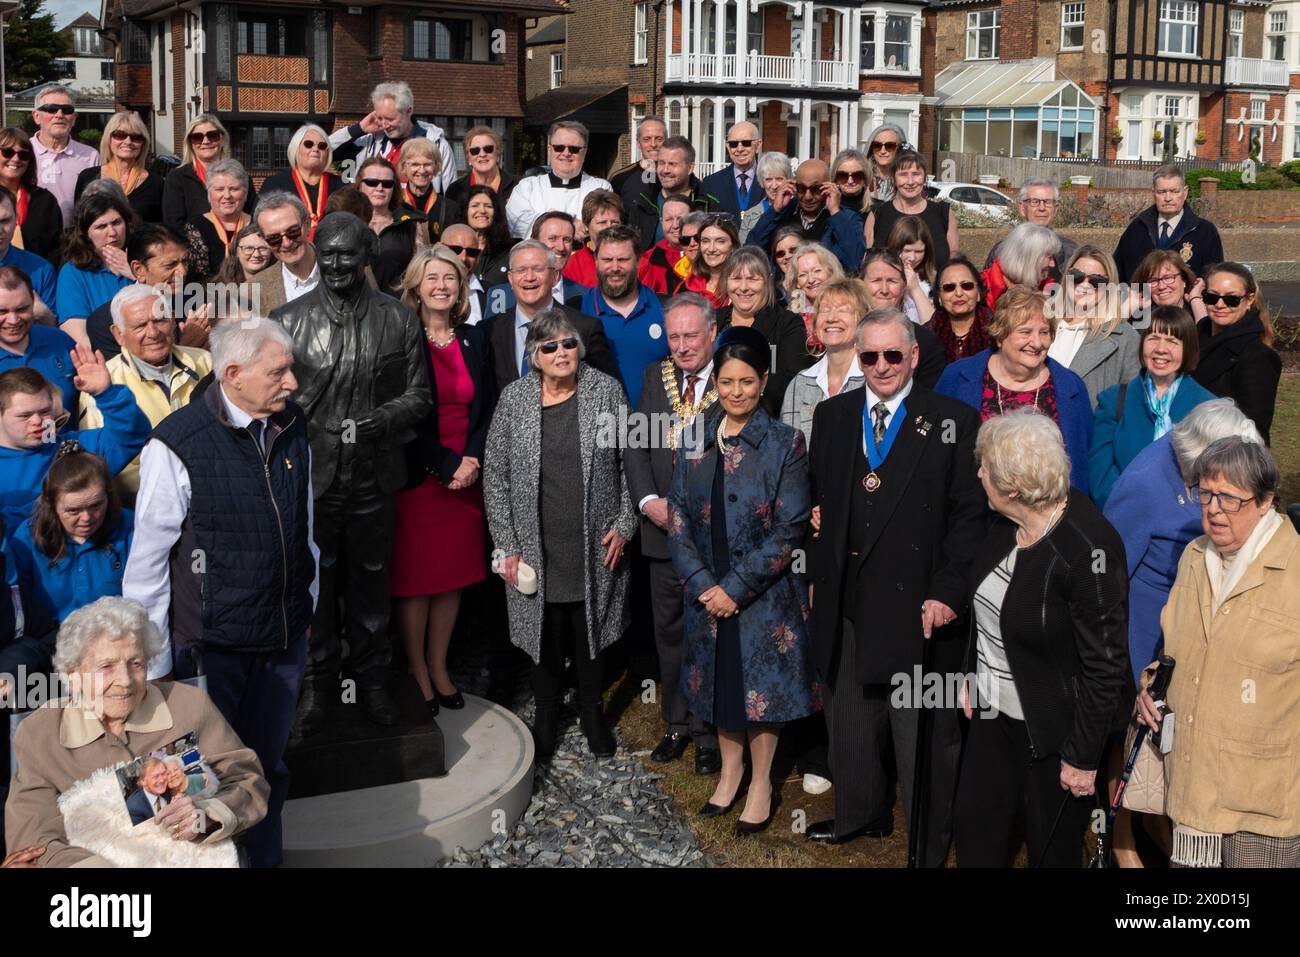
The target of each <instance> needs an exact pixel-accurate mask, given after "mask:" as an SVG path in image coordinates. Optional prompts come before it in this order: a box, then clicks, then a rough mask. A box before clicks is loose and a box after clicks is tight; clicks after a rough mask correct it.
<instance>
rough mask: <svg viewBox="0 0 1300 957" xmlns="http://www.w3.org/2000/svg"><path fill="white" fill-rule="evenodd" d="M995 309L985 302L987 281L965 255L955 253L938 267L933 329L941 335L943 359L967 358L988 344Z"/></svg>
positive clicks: (931, 326) (932, 319)
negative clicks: (941, 266) (985, 284)
mask: <svg viewBox="0 0 1300 957" xmlns="http://www.w3.org/2000/svg"><path fill="white" fill-rule="evenodd" d="M992 319H993V310H992V309H990V308H989V307H988V306H987V305H985V303H984V280H983V279H982V278H981V277H980V273H979V270H978V269H977V268H976V267H975V264H974V263H973V262H971V261H970V260H969V259H967V258H966V257H965V256H954V257H953V258H952V259H949V260H948V262H947V263H946V264H945V265H944V267H943V268H942V269H941V270H939V276H938V281H937V282H936V283H935V284H934V314H933V315H932V316H931V317H930V323H929V325H930V329H931V330H932V331H933V332H934V334H935V335H936V336H938V337H939V344H940V345H941V346H942V347H943V354H944V358H945V359H946V360H947V361H948V362H949V363H952V362H956V361H957V360H958V359H966V358H969V357H970V356H973V355H975V354H976V353H977V352H983V351H984V350H985V349H987V348H988V347H989V335H988V329H989V322H990V321H991V320H992Z"/></svg>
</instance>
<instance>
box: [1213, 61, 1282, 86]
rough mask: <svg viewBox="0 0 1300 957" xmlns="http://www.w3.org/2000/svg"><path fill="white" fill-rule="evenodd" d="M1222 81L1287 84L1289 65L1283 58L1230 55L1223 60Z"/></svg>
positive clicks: (1264, 84)
mask: <svg viewBox="0 0 1300 957" xmlns="http://www.w3.org/2000/svg"><path fill="white" fill-rule="evenodd" d="M1223 82H1224V83H1225V84H1226V85H1228V86H1289V85H1290V83H1291V67H1290V66H1289V65H1288V64H1287V63H1286V61H1285V60H1258V59H1255V58H1252V57H1240V56H1230V57H1228V58H1227V59H1226V60H1225V61H1224V73H1223Z"/></svg>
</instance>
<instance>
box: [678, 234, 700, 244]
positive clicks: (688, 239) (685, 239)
mask: <svg viewBox="0 0 1300 957" xmlns="http://www.w3.org/2000/svg"><path fill="white" fill-rule="evenodd" d="M699 241H700V234H699V233H691V234H690V235H689V236H687V235H686V234H685V233H682V245H683V246H694V245H695V244H696V243H698V242H699Z"/></svg>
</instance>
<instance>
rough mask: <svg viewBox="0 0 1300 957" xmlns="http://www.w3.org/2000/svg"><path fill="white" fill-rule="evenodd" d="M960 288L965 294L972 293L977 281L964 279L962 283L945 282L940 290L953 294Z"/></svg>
mask: <svg viewBox="0 0 1300 957" xmlns="http://www.w3.org/2000/svg"><path fill="white" fill-rule="evenodd" d="M958 286H961V288H962V289H963V290H964V291H965V292H970V291H971V290H972V289H974V288H975V281H974V280H972V279H963V280H962V281H961V282H945V283H943V284H942V285H941V286H940V287H939V288H940V289H942V290H943V291H944V292H952V291H954V290H955V289H956V288H957V287H958Z"/></svg>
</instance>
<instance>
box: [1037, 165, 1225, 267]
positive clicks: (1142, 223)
mask: <svg viewBox="0 0 1300 957" xmlns="http://www.w3.org/2000/svg"><path fill="white" fill-rule="evenodd" d="M1151 187H1152V188H1151V193H1152V196H1153V198H1154V199H1155V202H1154V203H1153V204H1152V205H1151V206H1148V207H1147V208H1146V209H1144V210H1142V212H1140V213H1138V214H1137V215H1136V216H1134V217H1133V221H1132V222H1131V223H1129V224H1128V228H1127V229H1126V230H1124V235H1122V236H1120V238H1119V245H1118V246H1116V247H1115V267H1116V269H1117V270H1118V272H1119V278H1120V280H1121V281H1122V282H1129V281H1131V280H1132V278H1133V273H1134V271H1136V270H1137V267H1138V264H1139V263H1141V262H1142V260H1143V259H1145V258H1146V256H1147V254H1148V253H1150V252H1151V251H1152V250H1155V249H1172V250H1174V251H1175V252H1177V253H1178V254H1179V255H1180V256H1181V257H1182V259H1183V262H1185V263H1187V266H1188V268H1190V269H1191V270H1192V272H1194V273H1196V275H1198V276H1203V275H1205V269H1206V267H1207V266H1212V265H1214V264H1215V263H1219V262H1223V241H1222V240H1221V239H1220V238H1219V231H1218V230H1217V229H1216V228H1215V226H1214V223H1212V222H1210V221H1209V220H1208V219H1201V218H1200V217H1199V216H1197V215H1196V214H1195V213H1194V212H1192V207H1191V206H1190V205H1188V202H1187V196H1188V189H1187V180H1186V178H1185V177H1184V176H1183V171H1182V169H1181V168H1179V167H1177V166H1162V167H1160V168H1159V169H1158V170H1156V171H1155V173H1153V174H1152V176H1151ZM1062 265H1064V263H1062Z"/></svg>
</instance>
